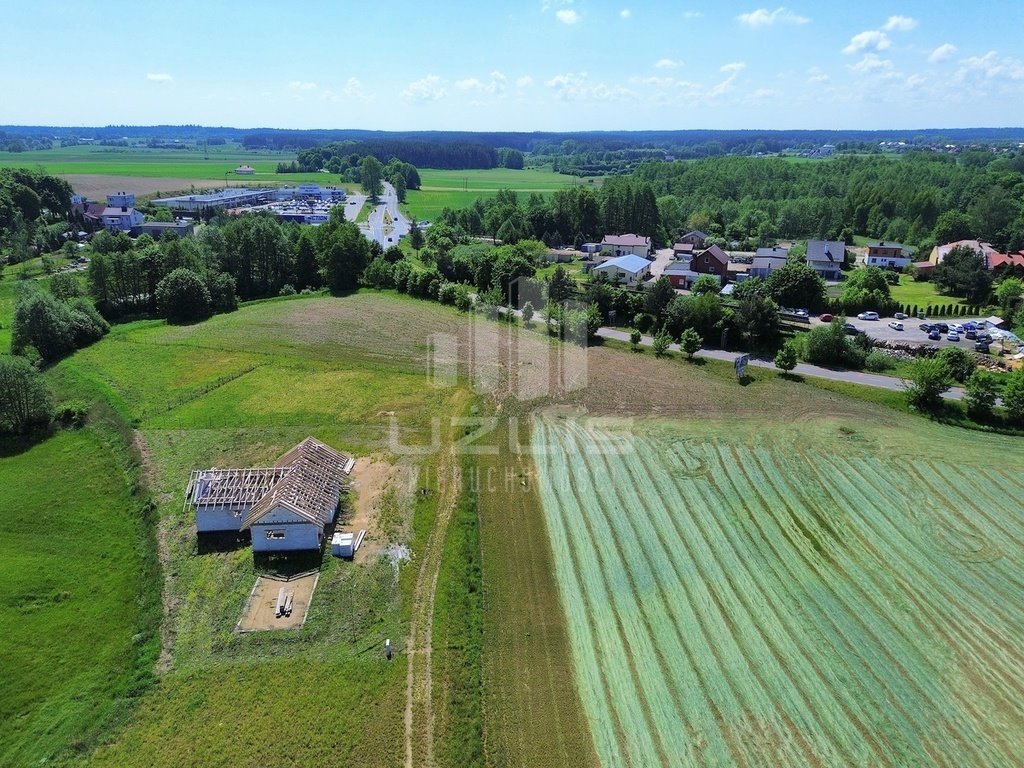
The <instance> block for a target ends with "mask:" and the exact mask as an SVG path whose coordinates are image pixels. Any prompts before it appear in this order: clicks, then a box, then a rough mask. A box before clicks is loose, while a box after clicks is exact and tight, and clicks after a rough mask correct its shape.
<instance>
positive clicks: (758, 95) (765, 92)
mask: <svg viewBox="0 0 1024 768" xmlns="http://www.w3.org/2000/svg"><path fill="white" fill-rule="evenodd" d="M778 95H779V92H778V91H776V90H773V89H771V88H758V89H757V90H756V91H754V92H753V93H752V94H750V98H751V99H754V100H755V101H762V100H763V99H770V98H772V97H773V96H778Z"/></svg>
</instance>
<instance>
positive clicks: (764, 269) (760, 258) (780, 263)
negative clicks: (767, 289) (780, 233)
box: [747, 245, 789, 279]
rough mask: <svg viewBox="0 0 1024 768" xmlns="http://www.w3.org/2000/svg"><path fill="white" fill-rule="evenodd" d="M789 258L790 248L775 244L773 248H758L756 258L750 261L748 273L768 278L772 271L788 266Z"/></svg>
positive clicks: (752, 275) (755, 253)
mask: <svg viewBox="0 0 1024 768" xmlns="http://www.w3.org/2000/svg"><path fill="white" fill-rule="evenodd" d="M788 258H789V249H788V248H783V247H782V246H779V245H775V246H772V247H771V248H758V249H757V251H755V252H754V260H753V261H752V262H751V263H750V269H748V270H747V274H748V275H750V276H751V277H760V278H765V279H767V278H768V276H769V275H771V273H772V272H774V271H775V270H776V269H779V268H780V267H784V266H786V260H787V259H788Z"/></svg>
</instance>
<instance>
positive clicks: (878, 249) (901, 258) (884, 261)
mask: <svg viewBox="0 0 1024 768" xmlns="http://www.w3.org/2000/svg"><path fill="white" fill-rule="evenodd" d="M903 250H904V248H903V245H902V244H901V243H887V242H885V241H884V240H879V241H878V242H877V243H868V255H867V258H865V259H864V263H865V264H866V265H867V266H869V267H882V268H883V269H903V268H904V267H905V266H907V265H908V264H909V263H910V256H908V255H905V254H904V253H903Z"/></svg>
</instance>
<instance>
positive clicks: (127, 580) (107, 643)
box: [0, 426, 159, 766]
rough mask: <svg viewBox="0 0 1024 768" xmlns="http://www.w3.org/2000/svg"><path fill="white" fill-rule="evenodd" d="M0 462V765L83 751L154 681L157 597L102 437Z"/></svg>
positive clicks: (42, 446)
mask: <svg viewBox="0 0 1024 768" xmlns="http://www.w3.org/2000/svg"><path fill="white" fill-rule="evenodd" d="M2 447H3V453H2V454H0V455H2V458H0V509H2V510H3V511H4V535H3V536H2V537H0V584H2V589H3V592H4V595H5V599H4V601H3V604H2V605H0V625H2V626H3V628H4V630H3V636H2V638H0V651H2V654H3V658H4V663H5V664H6V665H7V669H6V671H5V673H4V684H3V686H0V719H2V722H3V727H2V728H0V763H2V764H3V765H9V766H21V765H39V764H41V763H44V762H47V761H48V760H50V759H52V758H54V757H55V756H56V757H59V758H67V759H70V758H71V757H73V756H74V755H75V754H76V751H78V750H83V751H84V750H85V749H87V748H88V745H90V744H91V743H93V742H94V741H95V740H96V739H97V738H98V737H99V735H100V733H101V728H102V727H104V726H105V725H107V724H108V723H109V722H110V721H111V720H112V719H113V720H117V719H119V718H123V717H124V716H125V715H126V713H127V711H128V710H129V709H130V706H131V702H132V701H133V700H134V698H135V697H137V696H138V695H140V694H141V692H142V691H143V690H145V689H146V687H147V685H148V684H149V681H150V679H151V677H152V668H153V662H154V661H155V658H156V653H157V650H158V648H157V645H158V643H159V638H158V635H157V632H156V630H157V623H158V621H159V587H158V581H157V577H156V573H155V569H154V563H153V558H152V542H151V541H150V540H149V534H150V531H151V528H150V526H149V525H148V524H147V523H146V519H145V515H144V512H143V503H142V500H140V499H139V498H138V497H135V496H133V495H132V487H131V483H130V481H129V479H128V476H129V475H130V473H131V471H132V470H131V469H130V467H129V466H128V465H127V461H128V460H127V456H126V452H125V451H124V450H123V447H121V446H118V445H117V437H116V436H115V435H112V434H110V433H109V430H107V429H104V428H101V427H95V426H93V427H88V428H86V429H83V430H79V431H75V432H61V433H58V434H57V435H56V436H54V437H51V438H50V439H47V440H44V441H43V442H40V443H37V444H35V445H30V446H23V445H5V446H2Z"/></svg>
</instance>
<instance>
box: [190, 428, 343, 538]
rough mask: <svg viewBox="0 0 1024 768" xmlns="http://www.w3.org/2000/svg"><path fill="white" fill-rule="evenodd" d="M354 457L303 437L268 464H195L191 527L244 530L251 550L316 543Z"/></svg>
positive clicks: (331, 514)
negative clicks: (198, 467)
mask: <svg viewBox="0 0 1024 768" xmlns="http://www.w3.org/2000/svg"><path fill="white" fill-rule="evenodd" d="M354 463H355V462H354V460H353V459H351V458H350V457H348V456H346V455H345V454H343V453H340V452H338V451H336V450H334V449H333V448H330V447H329V446H327V445H325V444H323V443H321V442H320V441H319V440H315V439H313V438H312V437H308V438H306V439H305V440H303V441H302V442H301V443H299V444H298V445H296V446H295V447H294V448H292V449H291V450H290V451H288V453H286V454H285V455H284V456H282V457H281V458H280V459H279V460H278V462H277V463H276V464H275V465H274V466H273V467H265V468H249V469H208V470H206V469H204V470H196V471H194V472H193V473H192V476H191V477H190V479H189V486H188V490H187V492H186V494H185V496H186V499H185V500H186V504H188V503H189V502H191V503H192V505H193V506H194V507H195V510H196V529H197V530H198V531H200V532H210V531H246V530H247V531H250V532H251V534H252V548H253V551H254V552H287V551H295V550H307V549H319V548H320V545H321V543H322V542H323V537H324V528H325V527H326V526H327V525H328V524H330V523H332V522H333V521H334V515H335V513H336V512H337V509H338V501H339V500H340V498H341V492H342V491H343V490H344V487H345V486H344V480H345V478H347V477H348V475H349V473H350V472H351V471H352V466H353V464H354Z"/></svg>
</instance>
